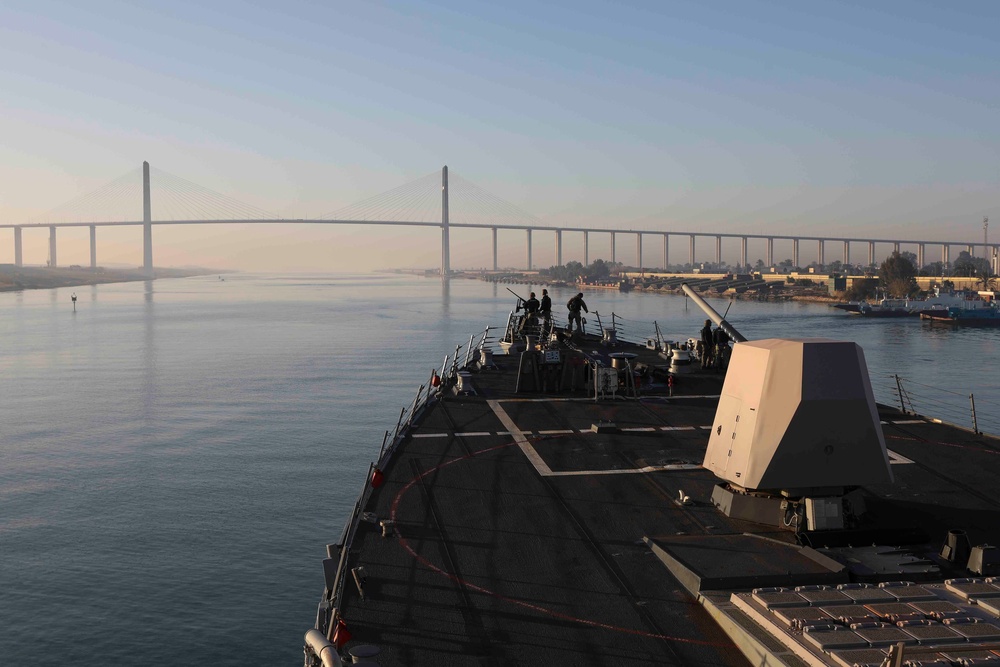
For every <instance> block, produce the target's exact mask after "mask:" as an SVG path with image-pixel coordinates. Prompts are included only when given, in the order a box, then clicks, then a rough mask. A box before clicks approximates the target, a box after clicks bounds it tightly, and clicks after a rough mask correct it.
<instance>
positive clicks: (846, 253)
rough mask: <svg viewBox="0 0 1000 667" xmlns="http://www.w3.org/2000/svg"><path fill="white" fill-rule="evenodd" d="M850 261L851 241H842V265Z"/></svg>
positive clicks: (848, 263)
mask: <svg viewBox="0 0 1000 667" xmlns="http://www.w3.org/2000/svg"><path fill="white" fill-rule="evenodd" d="M850 263H851V242H850V241H844V266H849V265H850Z"/></svg>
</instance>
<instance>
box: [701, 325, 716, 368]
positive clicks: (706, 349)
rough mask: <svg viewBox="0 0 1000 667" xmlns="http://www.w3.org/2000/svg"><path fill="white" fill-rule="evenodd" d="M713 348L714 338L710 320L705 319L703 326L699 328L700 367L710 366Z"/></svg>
mask: <svg viewBox="0 0 1000 667" xmlns="http://www.w3.org/2000/svg"><path fill="white" fill-rule="evenodd" d="M713 349H715V340H714V338H713V336H712V320H705V326H703V327H702V328H701V367H702V368H711V366H712V350H713Z"/></svg>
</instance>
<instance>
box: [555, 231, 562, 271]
mask: <svg viewBox="0 0 1000 667" xmlns="http://www.w3.org/2000/svg"><path fill="white" fill-rule="evenodd" d="M556 266H562V230H561V229H557V230H556Z"/></svg>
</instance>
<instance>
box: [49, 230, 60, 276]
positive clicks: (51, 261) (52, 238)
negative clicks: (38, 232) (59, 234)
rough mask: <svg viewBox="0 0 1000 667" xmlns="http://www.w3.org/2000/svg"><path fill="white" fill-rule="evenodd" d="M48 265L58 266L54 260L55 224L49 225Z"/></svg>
mask: <svg viewBox="0 0 1000 667" xmlns="http://www.w3.org/2000/svg"><path fill="white" fill-rule="evenodd" d="M49 266H51V267H52V268H55V267H57V266H59V263H58V262H57V261H56V228H55V226H52V227H49Z"/></svg>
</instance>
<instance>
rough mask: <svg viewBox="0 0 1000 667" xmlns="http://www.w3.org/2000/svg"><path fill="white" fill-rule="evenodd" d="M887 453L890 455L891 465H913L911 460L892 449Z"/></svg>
mask: <svg viewBox="0 0 1000 667" xmlns="http://www.w3.org/2000/svg"><path fill="white" fill-rule="evenodd" d="M885 451H886V453H888V454H889V463H890V464H891V465H897V464H902V463H913V461H911V460H910V459H908V458H906V457H905V456H903V455H902V454H898V453H896V452H894V451H892V450H891V449H887V450H885Z"/></svg>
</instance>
